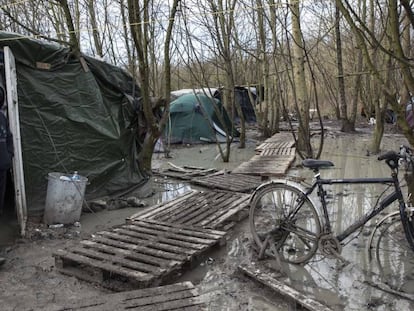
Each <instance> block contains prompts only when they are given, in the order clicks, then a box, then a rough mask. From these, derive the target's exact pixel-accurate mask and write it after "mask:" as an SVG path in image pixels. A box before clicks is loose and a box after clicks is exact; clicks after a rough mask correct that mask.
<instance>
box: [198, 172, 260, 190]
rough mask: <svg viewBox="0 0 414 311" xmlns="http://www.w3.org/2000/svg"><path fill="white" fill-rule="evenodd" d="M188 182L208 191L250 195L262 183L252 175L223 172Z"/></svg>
mask: <svg viewBox="0 0 414 311" xmlns="http://www.w3.org/2000/svg"><path fill="white" fill-rule="evenodd" d="M190 182H191V183H193V184H196V185H200V186H203V187H206V188H209V189H221V190H227V191H234V192H244V193H250V192H252V191H253V190H254V189H256V188H257V187H258V186H259V185H260V184H261V183H262V179H261V178H260V177H257V176H252V175H245V174H231V173H226V172H224V173H220V174H211V175H207V176H204V177H198V178H193V179H191V181H190Z"/></svg>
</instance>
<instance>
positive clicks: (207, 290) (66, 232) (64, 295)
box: [0, 128, 414, 311]
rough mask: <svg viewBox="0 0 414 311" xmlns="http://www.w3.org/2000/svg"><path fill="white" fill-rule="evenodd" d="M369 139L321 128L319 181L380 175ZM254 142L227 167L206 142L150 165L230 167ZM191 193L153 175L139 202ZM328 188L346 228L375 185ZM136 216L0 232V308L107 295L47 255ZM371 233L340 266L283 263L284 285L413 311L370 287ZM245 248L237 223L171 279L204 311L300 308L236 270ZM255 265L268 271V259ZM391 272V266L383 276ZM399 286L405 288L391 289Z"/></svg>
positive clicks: (247, 242)
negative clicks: (326, 164)
mask: <svg viewBox="0 0 414 311" xmlns="http://www.w3.org/2000/svg"><path fill="white" fill-rule="evenodd" d="M370 137H371V136H370V130H369V129H366V128H365V129H361V130H360V131H359V132H358V133H357V134H352V135H348V134H346V135H345V134H342V133H339V132H338V131H337V130H336V129H334V128H332V129H328V132H327V136H326V141H325V149H324V153H323V156H322V158H325V159H330V160H332V161H333V162H334V163H335V168H334V169H332V170H330V171H327V174H330V175H328V176H326V177H339V176H342V177H357V176H361V175H363V176H364V177H365V176H367V177H368V176H373V177H374V176H376V175H377V174H380V176H382V174H386V175H385V176H387V174H388V171H387V168H386V167H384V165H383V164H382V165H381V163H379V162H378V161H377V160H376V156H368V155H367V146H368V144H369V142H370ZM401 143H405V139H404V137H403V136H401V135H395V134H386V135H385V136H384V139H383V149H384V150H386V149H397V148H398V147H399V145H400V144H401ZM256 144H257V137H256V136H252V137H251V138H250V139H249V141H248V148H247V149H243V150H240V149H238V148H237V145H234V146H233V147H232V148H234V149H233V150H232V151H233V154H234V157H233V159H232V160H231V161H230V163H223V162H222V161H221V160H220V159H219V156H218V151H217V148H216V147H215V146H212V145H208V146H206V145H202V146H193V147H188V146H187V147H180V148H175V149H173V150H172V152H171V156H172V158H165V157H164V156H163V155H162V154H155V155H154V168H155V169H161V168H163V167H168V165H170V164H169V162H170V163H173V164H174V165H177V166H182V165H193V166H198V167H205V168H210V167H215V168H217V169H227V170H232V169H233V168H234V167H236V166H237V165H239V164H240V163H241V162H243V161H246V160H248V159H250V158H251V157H252V156H253V155H254V147H255V146H256ZM297 163H299V161H297ZM324 173H325V172H324ZM289 175H291V176H301V177H307V178H308V179H309V178H311V177H312V176H311V173H310V172H309V171H306V170H303V169H302V168H300V167H296V166H293V167H292V169H291V170H290V171H289ZM191 188H193V187H191V186H190V185H188V184H185V183H183V182H173V181H171V180H165V179H162V178H160V177H156V176H154V177H153V180H152V189H153V190H154V194H153V195H152V196H151V197H149V198H146V199H145V201H146V203H147V206H151V205H153V204H156V203H160V202H162V201H164V200H168V199H171V198H173V197H174V196H176V195H179V194H180V193H183V192H184V191H186V190H188V189H191ZM331 191H332V192H331V193H332V198H333V199H332V200H333V202H332V204H333V205H335V206H337V208H336V209H333V212H332V213H333V217H334V218H335V223H336V225H337V226H338V228H339V227H341V226H345V225H346V224H347V221H349V219H350V218H352V219H353V218H356V217H359V215H360V214H361V213H362V212H363V210H364V209H365V207H364V206H365V205H367V204H372V200H367V199H366V198H371V193H373V195H372V197H375V195H374V194H375V193H378V189H375V188H372V189H370V188H366V189H363V194H362V195H361V194H360V193H361V191H362V190H361V189H348V188H346V189H340V188H336V189H335V188H334V189H332V190H331ZM136 212H137V208H124V209H120V210H112V211H106V210H104V211H101V212H97V213H93V214H92V213H89V214H83V215H82V217H81V221H80V224H81V225H80V227H68V228H56V229H49V228H46V227H45V226H42V225H39V224H34V225H32V226H30V227H29V233H30V234H29V235H28V237H27V238H26V239H12V238H10V236H11V235H12V233H10V232H9V233H6V232H5V231H3V232H5V233H4V236H8V237H9V238H4V239H3V240H2V246H4V247H3V253H4V256H5V257H6V258H7V262H6V264H5V265H4V267H3V268H2V269H1V270H0V280H1V282H0V300H1V301H2V307H1V309H2V310H23V309H24V307H27V306H30V305H33V304H35V303H36V304H37V305H43V306H44V308H43V309H44V310H47V304H48V303H51V302H56V301H67V300H69V299H73V298H75V297H76V298H83V297H92V296H95V295H105V294H107V293H109V292H110V291H108V290H107V289H104V288H102V287H100V286H98V285H94V284H91V283H88V282H84V281H81V280H78V279H76V278H75V277H70V276H66V275H63V274H60V273H58V272H57V271H56V269H55V267H54V259H53V257H52V253H53V251H54V250H56V249H57V248H64V247H67V246H70V245H76V243H78V242H79V241H80V240H81V239H84V238H88V237H90V235H91V234H93V233H94V232H97V231H99V230H105V229H107V228H111V227H113V226H115V225H119V224H123V223H124V222H125V219H126V218H127V217H128V216H130V215H132V214H134V213H136ZM370 228H372V225H371V227H370V226H368V228H365V229H364V231H362V232H361V233H360V234H359V235H358V236H357V237H355V238H353V239H351V241H350V242H349V243H348V244H347V245H346V246H345V247H344V249H343V252H342V256H343V257H344V258H345V259H346V260H347V261H348V264H347V265H343V264H342V263H341V261H339V260H337V259H326V258H321V257H316V258H315V260H314V261H312V262H311V263H310V264H309V265H307V266H305V267H302V266H292V265H287V266H286V267H285V270H286V271H288V276H287V277H286V278H285V279H284V281H286V282H287V283H288V284H290V285H291V286H293V287H295V288H298V289H300V290H301V291H303V292H304V293H306V294H308V295H310V296H312V297H315V298H316V299H318V300H319V301H321V302H323V303H325V304H326V305H328V306H331V308H332V309H333V310H414V303H413V302H412V301H410V300H409V299H406V298H404V297H400V296H396V295H392V294H389V293H388V292H386V291H384V290H382V289H380V288H378V287H377V286H376V284H379V283H380V281H381V280H379V278H378V274H376V272H375V271H374V274H373V275H371V274H370V268H371V263H370V262H369V261H368V260H367V257H366V252H365V243H366V238H367V236H368V235H369V232H370ZM1 230H9V231H10V230H11V231H13V226H12V225H10V224H9V226H4V227H3V229H1ZM3 232H2V233H3ZM251 243H252V242H251V239H250V231H249V226H248V221H247V219H244V220H242V221H240V222H239V223H237V224H236V225H235V226H234V228H233V229H232V230H231V231H230V233H229V235H228V237H227V243H226V245H224V246H222V247H220V248H216V249H215V250H214V251H212V252H209V253H208V254H206V256H205V257H204V258H203V259H202V260H201V261H200V262H199V263H198V264H197V265H195V266H194V267H193V268H192V269H190V270H187V271H183V272H182V273H181V275H180V276H178V277H177V279H176V280H175V281H176V282H180V281H186V280H189V281H192V282H193V284H195V285H196V286H197V288H198V289H199V291H200V292H201V294H202V296H203V298H204V299H205V301H206V302H207V305H208V309H209V310H217V311H218V310H245V311H247V310H300V307H299V306H298V305H296V304H295V303H293V302H292V301H290V300H289V299H286V298H285V297H283V296H280V295H278V294H275V293H274V292H273V291H271V290H270V289H268V288H266V287H265V286H263V285H260V284H259V283H257V282H255V281H254V280H252V279H250V278H248V277H246V276H245V275H243V274H241V273H240V272H239V271H238V269H237V267H238V265H240V264H245V263H247V264H251V263H252V262H255V260H256V259H255V253H254V252H253V251H252V247H251ZM401 260H402V261H401ZM257 264H260V265H268V266H272V264H273V262H272V261H264V262H259V263H257ZM398 264H399V265H400V266H399V268H400V270H399V271H403V273H402V275H401V277H400V278H395V279H393V282H394V283H396V284H397V287H398V286H404V290H405V291H406V292H408V293H412V294H414V281H413V279H414V278H413V276H412V275H411V274H410V272H409V271H413V269H411V270H410V267H412V263H411V258H410V257H409V256H406V259H405V260H404V259H401V258H400V259H399V261H398ZM392 269H394V268H393V267H391V266H390V268H389V269H388V272H390V271H393V270H392ZM399 282H400V283H404V284H403V285H401V284H398V283H399Z"/></svg>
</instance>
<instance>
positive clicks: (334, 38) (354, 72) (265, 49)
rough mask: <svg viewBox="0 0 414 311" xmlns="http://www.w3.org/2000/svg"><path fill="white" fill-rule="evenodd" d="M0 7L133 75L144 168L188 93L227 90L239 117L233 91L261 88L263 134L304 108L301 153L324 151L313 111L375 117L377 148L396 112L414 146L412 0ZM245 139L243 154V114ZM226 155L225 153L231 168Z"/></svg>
mask: <svg viewBox="0 0 414 311" xmlns="http://www.w3.org/2000/svg"><path fill="white" fill-rule="evenodd" d="M0 10H1V11H0V12H1V14H0V29H1V30H3V31H10V32H15V33H19V34H23V35H25V36H27V37H31V38H37V39H42V40H47V41H53V42H56V43H58V44H62V45H66V46H70V47H71V48H72V51H73V55H74V56H75V57H76V56H79V55H81V54H82V53H84V54H87V55H90V56H94V57H97V58H100V59H103V60H105V61H107V62H109V63H112V64H114V65H117V66H120V67H122V68H124V69H126V70H127V71H129V72H130V73H131V74H132V75H133V76H134V77H135V78H136V81H137V83H138V85H139V86H140V88H141V91H142V104H143V112H144V115H145V126H146V127H147V135H146V138H145V143H144V148H143V151H144V152H143V153H142V155H140V157H141V159H140V160H141V162H142V163H143V164H144V167H151V154H152V150H153V147H154V145H155V143H156V140H157V138H158V137H159V136H160V135H161V133H162V130H163V128H164V126H165V123H166V120H167V118H168V103H169V102H170V92H171V91H172V90H176V89H181V88H200V87H222V88H223V96H222V100H223V104H224V105H225V107H228V108H230V109H231V110H230V111H233V110H234V109H233V107H234V108H235V109H236V110H237V111H240V107H238V105H237V103H236V102H235V100H234V97H235V96H234V86H246V87H258V88H259V89H263V90H264V91H263V93H262V94H260V96H261V97H262V99H263V102H262V103H261V104H260V105H258V106H257V107H256V116H257V120H258V124H259V128H260V129H261V131H262V133H263V135H264V136H270V135H272V134H274V133H275V132H277V131H278V129H279V120H280V119H281V118H282V117H283V116H285V115H287V114H288V113H295V114H296V115H297V116H298V132H297V143H298V150H299V151H300V155H301V156H302V157H315V156H318V155H319V154H320V152H321V150H320V149H319V150H313V147H312V145H311V143H310V137H311V133H310V129H309V121H310V119H309V109H315V110H316V111H317V114H318V115H319V117H320V118H321V119H322V117H329V118H335V119H338V120H340V122H341V126H342V130H343V131H347V132H352V131H353V130H355V122H356V120H357V116H358V115H359V113H360V111H361V109H364V111H365V112H366V113H367V115H374V116H375V118H376V120H377V122H376V125H375V131H374V135H373V138H372V143H371V146H370V149H371V152H373V153H375V152H378V151H379V146H380V142H381V137H382V135H383V132H384V119H385V113H386V110H387V109H392V110H393V111H394V112H395V114H396V116H397V122H398V126H399V127H400V128H401V130H402V132H403V133H404V134H405V136H406V137H407V139H408V140H409V142H410V143H411V145H414V136H413V133H412V130H411V128H410V127H409V125H408V124H407V122H406V118H405V113H406V111H405V103H407V102H409V100H410V99H411V96H412V92H413V89H414V76H413V64H414V62H413V59H412V56H413V55H412V52H411V50H412V42H413V34H412V30H413V27H414V14H413V2H412V1H410V0H400V1H396V0H389V1H385V0H384V1H374V0H336V1H335V0H332V1H328V0H211V1H204V0H169V1H162V0H55V1H46V0H41V1H39V0H11V1H9V0H0ZM262 87H263V88H262ZM161 106H162V107H163V108H164V109H163V115H162V116H161V117H157V116H155V115H154V113H153V111H154V107H161ZM239 115H242V113H239ZM321 125H322V123H321ZM240 132H241V137H240V147H244V138H245V136H244V135H245V134H244V133H245V122H244V120H243V118H241V120H240ZM230 142H231V140H230V139H228V141H227V143H228V144H229V143H230ZM322 146H323V144H320V148H322ZM229 150H230V148H225V149H224V150H221V151H222V157H223V160H224V161H226V159H227V160H228V157H229V156H230V155H229V154H226V152H230V151H229Z"/></svg>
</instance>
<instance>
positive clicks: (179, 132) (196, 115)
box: [165, 94, 239, 144]
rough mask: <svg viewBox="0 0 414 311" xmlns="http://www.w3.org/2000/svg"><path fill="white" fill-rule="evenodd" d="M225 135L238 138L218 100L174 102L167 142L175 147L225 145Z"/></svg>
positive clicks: (188, 98) (197, 98)
mask: <svg viewBox="0 0 414 311" xmlns="http://www.w3.org/2000/svg"><path fill="white" fill-rule="evenodd" d="M226 132H227V133H229V134H230V136H232V137H238V136H239V133H238V132H237V130H236V129H234V128H233V124H232V122H231V121H230V118H229V116H228V115H227V112H226V110H225V109H224V107H223V106H222V104H221V102H220V101H219V100H217V99H215V98H210V97H208V96H205V95H203V94H187V95H183V96H180V97H178V98H177V99H176V100H174V101H173V102H171V104H170V118H169V122H168V124H167V126H166V130H165V135H166V140H165V141H168V142H170V143H172V144H176V143H185V144H197V143H205V142H216V141H219V142H224V141H225V139H226Z"/></svg>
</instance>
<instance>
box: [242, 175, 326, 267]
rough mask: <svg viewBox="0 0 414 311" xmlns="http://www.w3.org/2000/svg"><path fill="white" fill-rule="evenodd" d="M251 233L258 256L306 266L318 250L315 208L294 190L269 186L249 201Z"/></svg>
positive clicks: (317, 224) (297, 190)
mask: <svg viewBox="0 0 414 311" xmlns="http://www.w3.org/2000/svg"><path fill="white" fill-rule="evenodd" d="M249 224H250V231H251V234H252V236H253V239H254V241H255V243H256V245H257V246H258V249H259V250H260V252H261V253H263V252H264V253H265V254H267V255H270V256H273V257H274V256H276V254H275V252H277V253H278V254H279V256H280V257H281V259H282V260H284V261H287V262H290V263H295V264H298V263H305V262H307V261H308V260H309V259H310V258H311V257H312V256H313V255H314V254H315V252H316V250H317V248H318V237H319V235H320V232H321V225H320V221H319V217H318V213H317V211H316V208H315V207H314V205H313V204H312V202H311V201H310V200H309V198H308V197H306V196H305V194H304V193H303V192H302V191H301V190H300V189H299V188H296V187H294V186H291V185H288V184H284V183H269V184H268V185H265V186H263V187H262V188H261V189H259V190H258V191H257V192H256V193H255V194H254V195H253V197H252V200H251V202H250V212H249Z"/></svg>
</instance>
